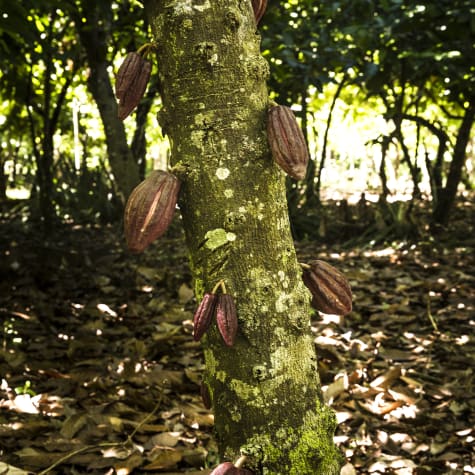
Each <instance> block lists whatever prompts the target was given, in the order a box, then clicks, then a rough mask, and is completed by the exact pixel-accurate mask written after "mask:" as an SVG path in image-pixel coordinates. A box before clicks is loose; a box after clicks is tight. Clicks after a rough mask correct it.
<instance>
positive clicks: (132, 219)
mask: <svg viewBox="0 0 475 475" xmlns="http://www.w3.org/2000/svg"><path fill="white" fill-rule="evenodd" d="M179 191H180V181H179V180H178V178H177V177H176V176H174V175H172V174H171V173H168V172H166V171H163V170H155V171H153V172H152V173H150V175H149V176H148V177H147V178H146V179H145V180H144V181H142V183H140V184H139V185H137V186H136V187H135V188H134V189H133V190H132V193H131V194H130V196H129V199H128V200H127V204H126V205H125V212H124V229H125V239H126V241H127V246H128V248H129V250H130V251H131V252H134V253H138V252H142V251H143V250H144V249H145V248H146V247H147V246H148V245H149V244H151V243H152V242H153V241H155V239H157V238H159V237H160V236H161V235H162V234H164V233H165V231H166V230H167V228H168V226H169V225H170V223H171V222H172V219H173V215H174V214H175V207H176V203H177V199H178V192H179Z"/></svg>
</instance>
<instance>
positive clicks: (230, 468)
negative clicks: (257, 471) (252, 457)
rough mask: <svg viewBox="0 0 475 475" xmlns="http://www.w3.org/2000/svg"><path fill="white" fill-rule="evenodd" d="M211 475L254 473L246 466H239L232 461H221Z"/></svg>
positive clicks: (247, 474)
mask: <svg viewBox="0 0 475 475" xmlns="http://www.w3.org/2000/svg"><path fill="white" fill-rule="evenodd" d="M209 475H252V472H251V471H250V470H247V469H246V468H238V467H236V466H235V465H233V464H232V463H231V462H223V463H220V464H219V465H218V466H217V467H216V468H215V469H214V470H213V471H212V472H211V473H210V474H209Z"/></svg>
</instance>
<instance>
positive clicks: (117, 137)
mask: <svg viewBox="0 0 475 475" xmlns="http://www.w3.org/2000/svg"><path fill="white" fill-rule="evenodd" d="M71 13H72V15H73V17H74V21H75V23H76V27H77V29H78V31H79V36H80V39H81V43H82V45H83V47H84V49H85V50H86V55H87V60H88V64H89V68H90V76H89V79H88V86H89V90H90V91H91V94H92V96H93V97H94V101H95V102H96V104H97V107H98V109H99V114H100V115H101V119H102V123H103V125H104V133H105V136H106V144H107V153H108V157H109V164H110V167H111V170H112V173H113V175H114V179H115V181H116V183H117V188H118V192H119V195H120V197H121V199H122V201H124V200H125V199H127V197H128V196H129V194H130V192H131V191H132V189H133V188H134V187H135V186H136V185H137V183H138V182H139V181H140V180H139V166H138V164H137V162H136V161H135V159H134V156H133V154H132V151H131V150H130V148H129V145H128V143H127V136H126V134H125V129H124V124H123V123H122V121H121V120H120V119H119V118H118V116H117V100H116V97H115V94H114V90H113V87H112V84H111V80H110V77H109V72H108V67H109V65H110V64H109V61H108V59H107V48H108V40H109V36H110V33H111V28H112V6H111V2H110V1H109V2H107V3H106V4H104V3H102V4H101V3H90V2H83V8H82V11H75V10H73V11H72V12H71ZM84 18H85V19H86V22H84V21H83V19H84Z"/></svg>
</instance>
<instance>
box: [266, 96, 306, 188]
mask: <svg viewBox="0 0 475 475" xmlns="http://www.w3.org/2000/svg"><path fill="white" fill-rule="evenodd" d="M267 139H268V141H269V146H270V149H271V151H272V156H273V157H274V160H275V161H276V163H277V164H278V165H279V166H280V167H281V168H282V170H284V171H285V172H286V173H287V174H288V175H289V176H291V177H292V178H295V179H297V180H303V179H304V178H305V174H306V173H307V164H308V160H309V154H308V148H307V143H306V142H305V137H304V136H303V132H302V129H301V128H300V126H299V124H298V122H297V119H296V118H295V115H294V113H293V112H292V110H291V109H290V108H289V107H286V106H279V105H277V106H272V107H271V108H270V109H269V111H268V115H267Z"/></svg>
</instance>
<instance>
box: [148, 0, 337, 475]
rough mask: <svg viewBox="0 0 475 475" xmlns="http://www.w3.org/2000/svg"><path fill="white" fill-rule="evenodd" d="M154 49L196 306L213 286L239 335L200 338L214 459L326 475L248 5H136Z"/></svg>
mask: <svg viewBox="0 0 475 475" xmlns="http://www.w3.org/2000/svg"><path fill="white" fill-rule="evenodd" d="M145 7H146V9H147V12H148V16H149V20H150V23H151V25H152V28H153V32H154V36H155V41H156V43H157V45H158V51H159V53H158V62H159V68H158V69H159V75H160V82H161V85H162V100H163V105H164V108H163V110H162V112H161V114H160V122H161V125H162V127H163V129H164V131H165V132H166V133H168V135H169V138H170V142H171V147H172V165H173V171H174V173H176V174H177V175H178V176H179V177H180V179H181V180H182V190H181V199H180V208H181V212H182V216H183V223H184V227H185V232H186V238H187V245H188V247H189V251H190V264H191V269H192V272H193V276H194V279H195V291H196V295H197V298H198V299H200V298H201V296H202V295H203V293H204V292H209V291H211V289H212V287H213V286H214V284H215V283H216V282H217V281H219V280H220V279H224V281H225V283H226V287H227V289H228V292H229V293H230V294H231V295H232V296H233V297H234V299H235V301H236V303H237V309H238V317H239V333H238V338H237V341H236V343H235V345H234V346H233V347H232V348H228V347H226V346H224V344H223V342H222V340H221V337H220V336H219V334H218V332H217V330H216V328H215V326H214V325H213V326H212V327H211V329H210V331H209V332H208V334H207V335H206V336H205V337H204V338H203V345H204V354H205V363H206V372H205V384H206V386H207V387H208V388H209V390H210V393H211V397H212V404H213V409H214V413H215V428H216V437H217V442H218V446H219V450H220V453H221V456H222V457H223V458H225V459H231V460H232V459H235V458H236V457H237V456H239V454H247V455H248V456H249V461H248V466H249V467H250V468H252V469H253V470H254V472H255V473H266V474H282V475H284V474H285V475H289V474H294V475H296V474H299V475H316V474H322V475H323V474H325V475H332V474H337V473H339V467H340V462H341V459H340V455H339V453H338V451H337V450H336V448H335V446H334V444H333V432H334V429H335V425H336V422H335V417H334V414H333V412H332V411H331V410H329V409H328V408H327V407H326V406H325V405H324V404H323V402H322V398H321V393H320V382H319V377H318V373H317V365H316V355H315V348H314V344H313V337H312V334H311V331H310V325H309V323H310V322H309V314H310V307H309V300H310V299H309V293H308V292H307V290H306V288H305V286H304V285H303V283H302V280H301V269H300V266H299V264H298V262H297V259H296V254H295V250H294V246H293V242H292V238H291V234H290V226H289V220H288V213H287V205H286V200H285V182H284V176H283V174H282V172H281V171H280V169H278V168H277V166H276V165H275V164H274V163H273V161H272V159H271V156H270V153H269V149H268V144H267V139H266V133H265V116H266V109H267V106H268V95H267V89H266V85H265V80H266V78H267V76H268V65H267V63H266V62H265V60H264V59H263V58H262V56H261V55H260V51H259V46H260V38H259V36H258V35H256V27H255V22H254V18H253V15H252V10H251V3H250V2H249V1H242V0H241V1H239V0H227V1H218V0H210V1H209V2H206V3H201V2H190V1H185V0H171V1H169V2H163V1H159V0H148V1H146V2H145Z"/></svg>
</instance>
